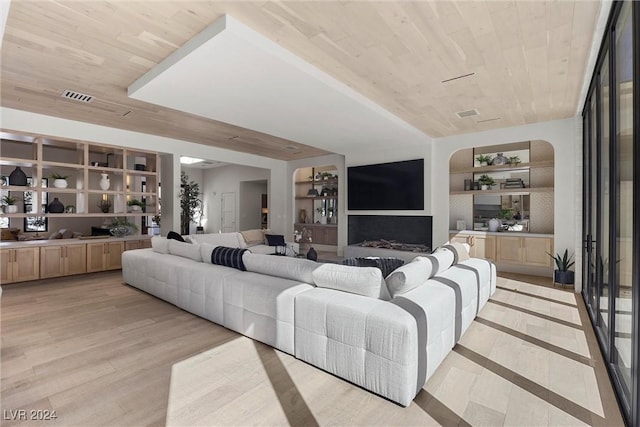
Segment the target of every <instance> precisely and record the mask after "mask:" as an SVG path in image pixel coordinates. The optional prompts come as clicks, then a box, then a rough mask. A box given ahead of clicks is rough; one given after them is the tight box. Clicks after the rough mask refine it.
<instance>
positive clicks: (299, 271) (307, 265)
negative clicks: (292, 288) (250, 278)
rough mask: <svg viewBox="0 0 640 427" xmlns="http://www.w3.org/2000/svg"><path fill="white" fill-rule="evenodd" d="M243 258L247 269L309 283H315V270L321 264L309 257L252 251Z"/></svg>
mask: <svg viewBox="0 0 640 427" xmlns="http://www.w3.org/2000/svg"><path fill="white" fill-rule="evenodd" d="M242 260H243V261H244V265H245V267H247V271H253V272H254V273H261V274H268V275H269V276H276V277H282V278H285V279H290V280H297V281H299V282H302V283H309V284H313V275H312V273H313V270H315V269H316V268H318V266H319V265H320V264H318V263H317V262H314V261H310V260H308V259H302V258H292V257H285V256H273V255H263V254H252V253H250V252H245V254H244V255H243V257H242Z"/></svg>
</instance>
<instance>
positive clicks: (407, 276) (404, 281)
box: [385, 257, 433, 298]
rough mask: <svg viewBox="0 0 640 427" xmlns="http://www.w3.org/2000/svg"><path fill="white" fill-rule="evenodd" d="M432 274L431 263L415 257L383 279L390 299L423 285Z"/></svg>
mask: <svg viewBox="0 0 640 427" xmlns="http://www.w3.org/2000/svg"><path fill="white" fill-rule="evenodd" d="M432 272H433V263H432V262H431V261H430V260H428V259H426V258H424V257H416V258H414V260H413V261H412V262H410V263H408V264H405V265H403V266H400V267H398V268H396V269H395V270H394V271H393V272H392V273H391V274H390V275H389V276H387V278H386V279H385V281H386V282H387V288H388V289H389V294H391V298H394V297H395V296H396V295H400V294H404V293H405V292H409V291H410V290H411V289H415V288H417V287H418V286H421V285H423V284H424V283H425V282H426V281H427V280H429V278H430V277H431V276H432Z"/></svg>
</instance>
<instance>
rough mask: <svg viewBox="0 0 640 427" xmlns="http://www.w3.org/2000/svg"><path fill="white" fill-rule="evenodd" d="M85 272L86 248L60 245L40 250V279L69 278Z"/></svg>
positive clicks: (43, 247)
mask: <svg viewBox="0 0 640 427" xmlns="http://www.w3.org/2000/svg"><path fill="white" fill-rule="evenodd" d="M86 272H87V246H86V245H84V244H81V245H60V246H42V247H41V248H40V278H41V279H46V278H49V277H60V276H69V275H73V274H82V273H86Z"/></svg>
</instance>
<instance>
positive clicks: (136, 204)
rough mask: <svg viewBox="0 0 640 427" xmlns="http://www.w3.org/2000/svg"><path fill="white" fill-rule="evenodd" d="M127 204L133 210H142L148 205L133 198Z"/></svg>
mask: <svg viewBox="0 0 640 427" xmlns="http://www.w3.org/2000/svg"><path fill="white" fill-rule="evenodd" d="M127 206H129V207H130V208H131V212H142V211H144V208H145V207H146V206H147V205H146V203H145V202H142V201H140V200H138V199H131V200H129V201H128V202H127Z"/></svg>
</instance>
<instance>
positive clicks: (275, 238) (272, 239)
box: [264, 234, 284, 246]
mask: <svg viewBox="0 0 640 427" xmlns="http://www.w3.org/2000/svg"><path fill="white" fill-rule="evenodd" d="M264 237H266V238H267V244H268V245H269V246H284V236H283V235H282V234H265V235H264Z"/></svg>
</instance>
